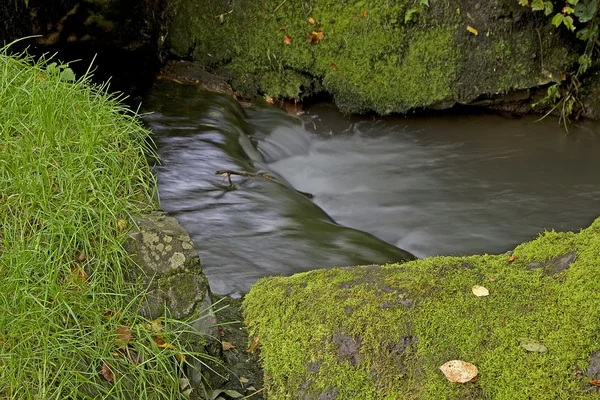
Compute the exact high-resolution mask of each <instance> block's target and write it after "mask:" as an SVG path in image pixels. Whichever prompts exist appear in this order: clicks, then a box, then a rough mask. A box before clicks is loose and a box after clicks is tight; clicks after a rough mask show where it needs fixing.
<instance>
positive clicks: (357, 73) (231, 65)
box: [166, 0, 577, 114]
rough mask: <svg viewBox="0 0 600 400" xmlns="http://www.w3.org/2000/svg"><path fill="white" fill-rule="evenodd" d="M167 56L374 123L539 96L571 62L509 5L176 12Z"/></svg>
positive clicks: (550, 36) (201, 5) (248, 88)
mask: <svg viewBox="0 0 600 400" xmlns="http://www.w3.org/2000/svg"><path fill="white" fill-rule="evenodd" d="M408 16H411V17H410V18H408ZM468 28H469V29H470V30H468ZM166 45H167V48H169V49H170V51H171V53H172V54H173V55H175V56H177V57H180V58H185V59H190V60H195V61H198V62H199V63H201V64H204V65H206V66H209V67H211V68H213V69H214V70H217V71H220V72H221V73H223V74H224V75H227V76H228V77H229V78H230V79H231V82H232V84H233V86H234V89H236V90H240V91H242V92H243V93H244V94H246V95H254V94H257V93H263V94H265V95H268V96H273V97H287V98H302V97H303V96H307V95H310V94H313V93H316V92H320V91H326V92H328V93H330V94H332V95H333V98H334V100H335V102H336V103H337V105H338V106H339V107H340V108H341V109H342V110H343V111H345V112H365V111H369V110H374V111H376V112H378V113H380V114H388V113H392V112H406V111H408V110H411V109H415V108H420V107H433V108H444V107H449V106H451V105H453V104H455V103H457V102H458V103H471V102H475V101H481V100H486V99H488V98H493V97H496V96H498V95H502V94H504V93H507V92H510V91H514V90H519V89H529V88H534V87H538V86H540V85H545V84H547V83H549V82H552V81H558V80H560V78H561V75H562V72H565V71H567V70H568V69H569V68H570V67H571V66H572V65H574V63H575V62H576V59H577V46H573V44H572V43H570V41H569V35H568V34H567V35H565V38H562V37H561V31H560V30H557V29H556V28H554V27H553V26H551V25H550V24H549V23H548V20H547V18H546V17H545V16H544V15H543V14H542V13H534V12H532V11H531V10H530V9H529V8H525V7H521V6H520V5H519V4H518V2H517V1H516V0H514V1H513V0H510V1H509V0H494V1H489V2H479V1H474V0H450V1H438V0H431V1H430V2H429V6H428V7H427V6H424V5H419V2H418V1H414V0H396V1H338V0H314V1H311V2H303V1H287V2H285V1H284V2H281V4H279V3H273V2H272V1H266V0H257V1H241V2H235V3H232V2H230V1H214V2H210V3H206V2H197V1H194V0H181V4H180V7H179V9H178V12H177V13H176V15H175V18H174V20H173V22H172V23H171V25H170V28H169V34H168V36H167V39H166Z"/></svg>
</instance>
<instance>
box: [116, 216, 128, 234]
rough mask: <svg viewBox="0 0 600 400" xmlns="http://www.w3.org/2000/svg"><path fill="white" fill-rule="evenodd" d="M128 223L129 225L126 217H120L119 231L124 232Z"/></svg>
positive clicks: (118, 222)
mask: <svg viewBox="0 0 600 400" xmlns="http://www.w3.org/2000/svg"><path fill="white" fill-rule="evenodd" d="M127 225H129V223H128V222H127V220H126V219H120V220H118V221H117V229H118V230H119V232H123V231H124V230H125V229H127Z"/></svg>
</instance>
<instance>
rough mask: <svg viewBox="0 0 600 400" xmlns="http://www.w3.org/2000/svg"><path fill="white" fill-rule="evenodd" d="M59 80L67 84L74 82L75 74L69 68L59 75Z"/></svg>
mask: <svg viewBox="0 0 600 400" xmlns="http://www.w3.org/2000/svg"><path fill="white" fill-rule="evenodd" d="M60 79H62V80H65V81H67V82H75V73H74V72H73V70H72V69H71V68H65V69H63V70H62V72H61V73H60Z"/></svg>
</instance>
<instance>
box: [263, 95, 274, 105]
mask: <svg viewBox="0 0 600 400" xmlns="http://www.w3.org/2000/svg"><path fill="white" fill-rule="evenodd" d="M265 101H266V102H267V103H269V104H274V103H275V100H273V98H272V97H269V96H265Z"/></svg>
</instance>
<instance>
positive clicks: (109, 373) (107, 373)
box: [102, 363, 115, 383]
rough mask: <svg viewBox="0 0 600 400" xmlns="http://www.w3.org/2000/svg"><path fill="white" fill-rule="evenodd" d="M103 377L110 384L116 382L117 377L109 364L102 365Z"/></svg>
mask: <svg viewBox="0 0 600 400" xmlns="http://www.w3.org/2000/svg"><path fill="white" fill-rule="evenodd" d="M102 376H103V377H104V379H106V380H107V381H108V382H110V383H113V382H114V381H115V376H114V375H113V373H112V371H111V370H110V367H109V366H108V364H107V363H103V364H102Z"/></svg>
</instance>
